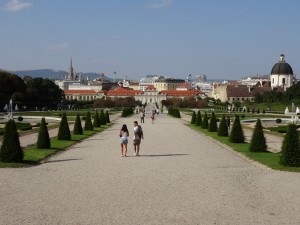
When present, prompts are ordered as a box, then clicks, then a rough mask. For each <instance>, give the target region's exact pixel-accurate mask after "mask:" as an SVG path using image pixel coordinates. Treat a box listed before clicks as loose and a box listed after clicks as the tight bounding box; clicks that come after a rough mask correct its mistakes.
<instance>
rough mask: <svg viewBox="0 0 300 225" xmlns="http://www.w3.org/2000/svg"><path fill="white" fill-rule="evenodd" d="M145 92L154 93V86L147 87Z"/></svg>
mask: <svg viewBox="0 0 300 225" xmlns="http://www.w3.org/2000/svg"><path fill="white" fill-rule="evenodd" d="M146 90H147V91H155V90H157V89H156V88H155V87H154V85H149V86H148V87H147V88H146Z"/></svg>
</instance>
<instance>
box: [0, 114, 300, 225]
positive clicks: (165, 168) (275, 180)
mask: <svg viewBox="0 0 300 225" xmlns="http://www.w3.org/2000/svg"><path fill="white" fill-rule="evenodd" d="M135 119H138V116H137V115H134V116H133V117H131V118H121V119H119V120H117V121H116V124H115V125H114V126H112V127H110V128H109V129H107V130H106V131H104V132H102V133H100V134H97V135H95V136H93V137H91V138H89V139H87V140H85V141H83V142H81V143H78V144H77V145H75V146H73V147H72V148H71V149H69V150H68V151H66V152H64V153H62V154H60V155H57V156H55V157H53V158H51V159H50V160H49V161H48V163H45V164H42V165H40V166H36V167H31V168H23V169H11V168H7V169H0V180H1V183H0V199H1V201H0V224H5V225H11V224H36V225H43V224H47V225H48V224H49V225H54V224H61V225H68V224H72V225H75V224H76V225H77V224H78V225H79V224H80V225H85V224H86V225H98V224H103V225H118V224H134V225H137V224H141V225H147V224H151V225H152V224H159V225H162V224H163V225H168V224H170V225H171V224H172V225H173V224H178V225H183V224H201V225H206V224H208V225H211V224H222V225H223V224H224V225H225V224H230V225H233V224H237V225H240V224H243V225H247V224H249V225H250V224H251V225H252V224H263V225H268V224H270V225H271V224H272V225H276V224H278V225H279V224H280V225H283V224H287V225H294V224H295V225H296V224H300V214H299V212H300V189H299V187H300V174H298V173H288V172H278V171H272V170H269V169H264V168H261V167H258V166H256V165H254V164H252V163H250V162H249V161H247V160H244V159H242V158H241V157H239V156H238V155H236V154H235V153H233V152H232V151H229V150H227V149H224V148H223V147H222V146H220V145H219V144H217V143H215V142H214V141H211V140H210V139H209V138H207V137H206V136H204V135H202V134H200V133H198V132H196V131H194V130H192V129H190V128H188V127H187V126H185V125H184V124H183V123H184V121H183V120H180V119H174V118H170V117H168V116H166V115H160V116H159V117H158V118H157V119H156V121H155V124H150V118H149V117H147V118H146V119H145V120H146V123H145V124H143V125H142V126H143V130H144V134H145V139H144V141H143V142H142V145H141V154H142V156H140V157H133V156H131V155H130V156H131V157H128V158H121V157H120V149H119V138H118V131H119V129H120V127H121V125H122V124H123V123H126V124H127V125H128V126H129V127H130V132H131V130H132V127H133V125H132V122H133V120H135ZM130 134H131V136H132V132H131V133H130ZM129 152H130V153H132V152H133V147H132V140H130V143H129Z"/></svg>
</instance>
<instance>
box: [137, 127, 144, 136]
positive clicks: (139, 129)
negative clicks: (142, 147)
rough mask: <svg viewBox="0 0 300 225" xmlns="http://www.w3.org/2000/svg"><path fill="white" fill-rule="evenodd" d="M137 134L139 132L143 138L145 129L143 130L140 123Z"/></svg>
mask: <svg viewBox="0 0 300 225" xmlns="http://www.w3.org/2000/svg"><path fill="white" fill-rule="evenodd" d="M136 134H137V135H138V136H139V137H140V138H142V136H143V130H142V127H141V126H140V125H138V129H137V132H136Z"/></svg>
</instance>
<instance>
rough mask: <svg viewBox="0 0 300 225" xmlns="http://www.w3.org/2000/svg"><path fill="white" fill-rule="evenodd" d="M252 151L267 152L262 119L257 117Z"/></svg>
mask: <svg viewBox="0 0 300 225" xmlns="http://www.w3.org/2000/svg"><path fill="white" fill-rule="evenodd" d="M249 150H250V151H251V152H266V151H267V144H266V138H265V136H264V132H263V128H262V125H261V121H260V119H257V121H256V125H255V128H254V131H253V134H252V138H251V142H250V148H249Z"/></svg>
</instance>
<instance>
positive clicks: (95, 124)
mask: <svg viewBox="0 0 300 225" xmlns="http://www.w3.org/2000/svg"><path fill="white" fill-rule="evenodd" d="M93 127H101V123H100V118H99V114H98V111H97V110H96V113H95V116H94V121H93Z"/></svg>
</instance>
